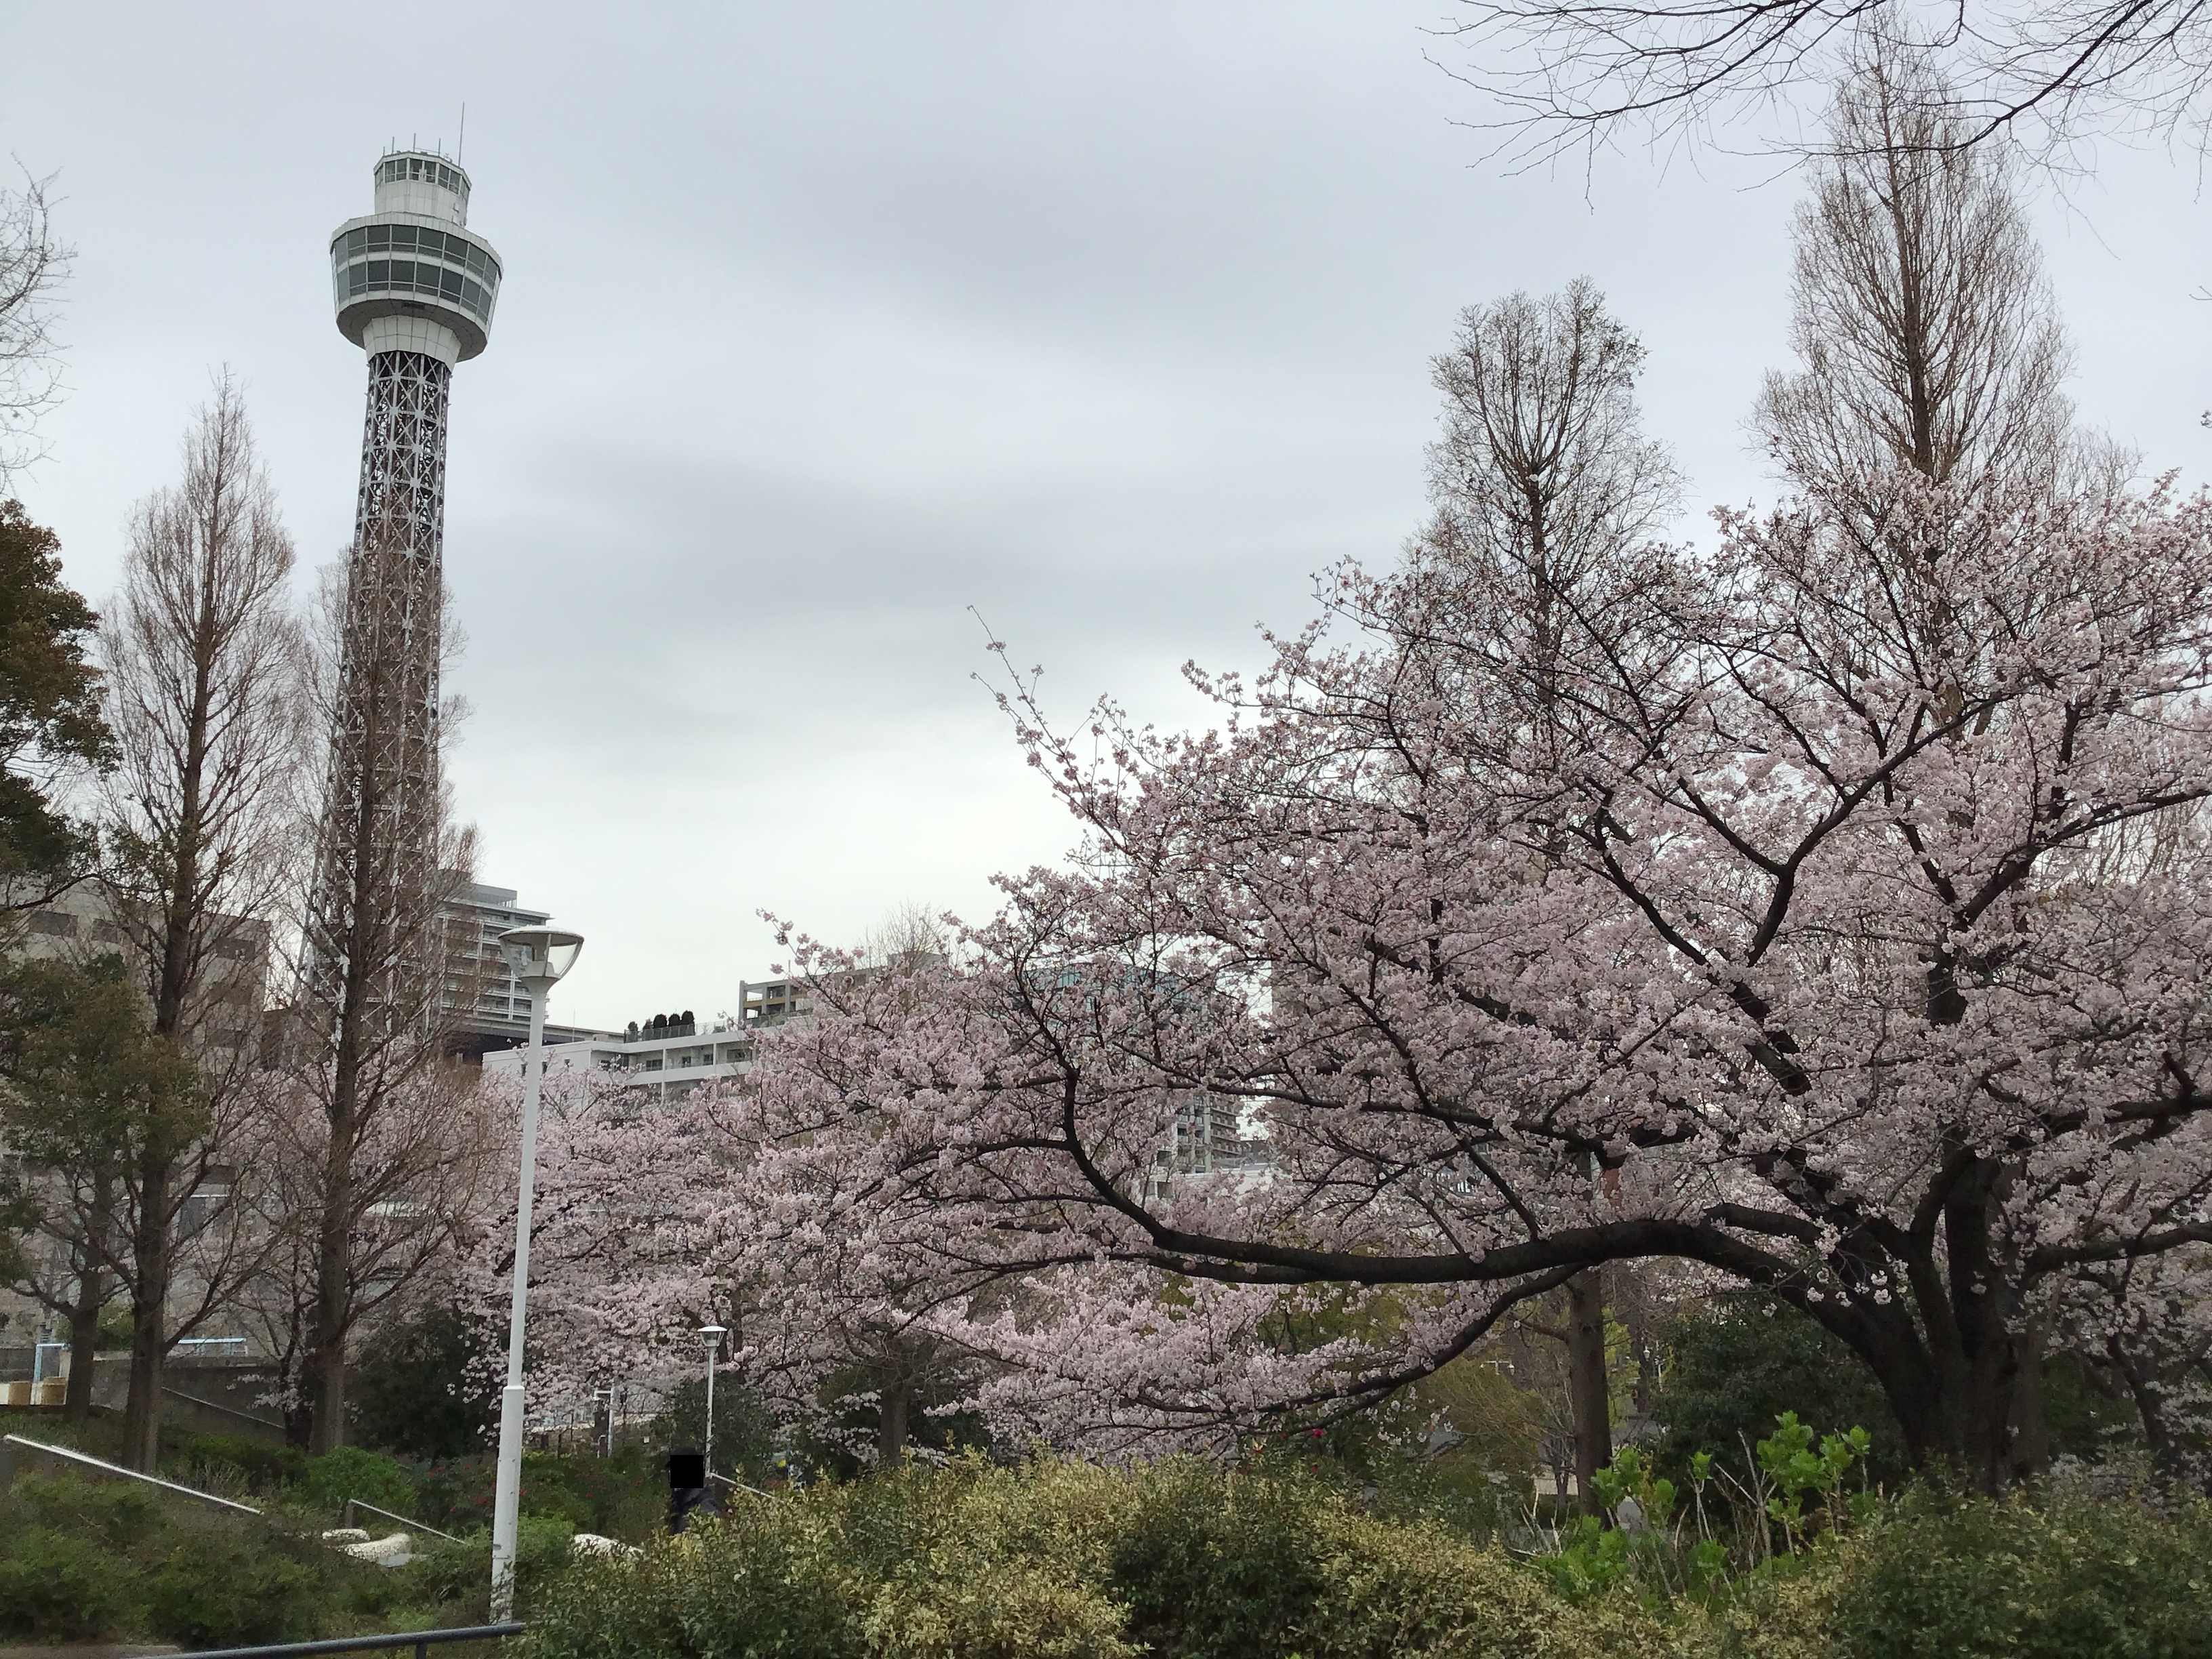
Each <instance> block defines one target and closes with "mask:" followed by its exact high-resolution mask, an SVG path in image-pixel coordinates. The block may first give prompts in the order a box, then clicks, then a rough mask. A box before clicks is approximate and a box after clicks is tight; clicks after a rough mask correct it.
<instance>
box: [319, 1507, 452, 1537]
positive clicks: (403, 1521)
mask: <svg viewBox="0 0 2212 1659" xmlns="http://www.w3.org/2000/svg"><path fill="white" fill-rule="evenodd" d="M355 1510H368V1512H369V1513H370V1514H371V1515H380V1516H383V1517H384V1518H385V1519H386V1520H387V1521H397V1522H398V1523H399V1524H400V1525H401V1526H403V1527H412V1528H415V1530H416V1531H417V1532H427V1533H428V1534H430V1536H432V1537H433V1538H442V1539H444V1540H445V1541H447V1543H448V1544H465V1543H466V1542H468V1540H466V1539H465V1538H456V1537H454V1536H453V1534H451V1533H449V1532H440V1531H439V1530H438V1529H437V1528H435V1527H426V1526H424V1525H423V1524H422V1522H420V1521H410V1520H409V1519H408V1518H407V1517H406V1516H404V1515H394V1514H393V1513H392V1511H391V1510H380V1509H379V1508H377V1507H376V1505H375V1504H372V1503H370V1502H369V1501H368V1499H367V1498H347V1499H346V1501H345V1510H344V1511H343V1514H344V1517H345V1523H346V1525H348V1526H351V1525H353V1512H354V1511H355Z"/></svg>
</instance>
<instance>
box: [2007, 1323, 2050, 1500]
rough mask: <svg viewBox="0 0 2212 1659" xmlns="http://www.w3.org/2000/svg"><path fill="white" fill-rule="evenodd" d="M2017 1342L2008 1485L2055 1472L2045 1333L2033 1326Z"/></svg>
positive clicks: (2014, 1484)
mask: <svg viewBox="0 0 2212 1659" xmlns="http://www.w3.org/2000/svg"><path fill="white" fill-rule="evenodd" d="M2015 1346H2016V1350H2017V1358H2016V1362H2015V1367H2014V1375H2013V1387H2012V1444H2011V1446H2010V1447H2009V1449H2008V1455H2007V1457H2006V1460H2005V1481H2006V1484H2007V1485H2008V1486H2017V1485H2019V1484H2020V1483H2021V1482H2023V1481H2029V1480H2040V1479H2042V1477H2043V1476H2045V1475H2046V1474H2050V1473H2051V1426H2050V1424H2049V1422H2048V1421H2047V1420H2046V1419H2045V1415H2044V1405H2043V1332H2042V1330H2041V1329H2040V1328H2038V1327H2035V1326H2030V1327H2029V1328H2027V1330H2026V1331H2023V1332H2022V1333H2021V1334H2020V1335H2019V1336H2018V1337H2017V1338H2016V1339H2015Z"/></svg>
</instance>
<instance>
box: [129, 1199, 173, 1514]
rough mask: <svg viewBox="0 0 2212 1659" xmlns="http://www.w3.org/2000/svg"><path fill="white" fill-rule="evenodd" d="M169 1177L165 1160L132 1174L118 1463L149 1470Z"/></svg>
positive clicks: (157, 1457) (157, 1449)
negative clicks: (127, 1378) (125, 1389)
mask: <svg viewBox="0 0 2212 1659" xmlns="http://www.w3.org/2000/svg"><path fill="white" fill-rule="evenodd" d="M169 1181H170V1170H169V1167H168V1164H167V1160H166V1159H162V1158H148V1159H146V1160H145V1162H144V1163H143V1164H141V1166H140V1169H139V1172H138V1215H137V1225H136V1226H135V1227H134V1229H133V1230H132V1236H131V1388H130V1393H129V1395H128V1397H127V1398H126V1400H125V1404H124V1408H123V1464H124V1467H125V1468H132V1469H137V1470H138V1471H139V1472H140V1473H141V1474H153V1473H154V1472H155V1468H156V1467H157V1466H158V1465H159V1463H160V1462H161V1364H162V1361H163V1359H164V1358H166V1357H167V1353H168V1335H169V1331H168V1303H169V1268H170V1260H171V1255H170V1237H169V1226H168V1220H169Z"/></svg>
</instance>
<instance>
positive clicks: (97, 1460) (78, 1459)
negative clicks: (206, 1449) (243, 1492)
mask: <svg viewBox="0 0 2212 1659" xmlns="http://www.w3.org/2000/svg"><path fill="white" fill-rule="evenodd" d="M0 1439H3V1440H4V1442H5V1443H7V1444H8V1445H10V1446H21V1447H24V1448H25V1449H27V1450H30V1451H35V1452H44V1453H46V1455H47V1456H49V1457H62V1458H66V1459H68V1460H69V1461H70V1462H72V1463H82V1464H83V1465H84V1466H85V1467H86V1468H94V1469H98V1470H99V1471H100V1473H101V1474H119V1475H122V1476H123V1477H124V1478H125V1480H143V1481H144V1482H145V1483H146V1484H147V1485H148V1486H159V1487H161V1489H162V1490H163V1491H164V1492H176V1493H178V1494H179V1495H180V1496H182V1497H185V1498H197V1499H199V1501H200V1502H201V1503H203V1504H216V1505H217V1506H218V1507H219V1508H222V1509H226V1510H237V1511H238V1512H239V1513H240V1515H258V1514H260V1513H261V1511H260V1510H257V1509H255V1508H254V1507H253V1505H252V1504H236V1503H233V1502H232V1501H231V1500H230V1499H229V1498H217V1497H216V1495H215V1494H214V1493H213V1492H202V1491H200V1489H199V1488H198V1487H197V1486H179V1485H178V1484H177V1483H176V1482H175V1481H173V1480H162V1479H161V1476H160V1475H158V1474H139V1473H138V1471H137V1470H136V1469H126V1468H124V1467H123V1466H122V1465H121V1464H119V1463H111V1462H108V1461H107V1460H106V1458H104V1457H94V1456H93V1455H92V1454H91V1453H89V1452H81V1451H75V1450H72V1449H70V1448H69V1447H67V1446H49V1445H48V1444H46V1442H45V1441H43V1440H26V1439H25V1438H23V1437H22V1436H21V1435H20V1434H11V1435H7V1436H4V1437H0Z"/></svg>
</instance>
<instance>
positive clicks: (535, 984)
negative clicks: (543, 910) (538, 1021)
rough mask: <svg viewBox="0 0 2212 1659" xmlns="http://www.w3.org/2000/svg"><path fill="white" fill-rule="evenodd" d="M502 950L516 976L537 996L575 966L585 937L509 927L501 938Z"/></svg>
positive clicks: (556, 930)
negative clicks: (577, 954)
mask: <svg viewBox="0 0 2212 1659" xmlns="http://www.w3.org/2000/svg"><path fill="white" fill-rule="evenodd" d="M499 948H500V950H501V952H502V953H504V954H505V956H506V957H507V965H508V966H509V967H511V968H513V969H514V976H515V977H516V978H517V979H519V980H520V981H522V982H523V984H525V985H526V986H527V987H529V988H530V990H531V991H532V993H533V994H538V995H543V994H544V993H545V992H547V991H549V990H550V989H551V988H552V987H553V986H554V984H555V982H556V981H558V980H559V979H560V977H561V975H563V974H565V973H567V972H568V969H570V968H572V967H574V965H575V962H576V953H577V952H578V951H581V950H582V949H583V948H584V936H583V935H582V934H581V933H564V932H562V930H561V929H560V928H558V927H510V928H508V929H507V931H506V932H505V933H501V935H500V936H499Z"/></svg>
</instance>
